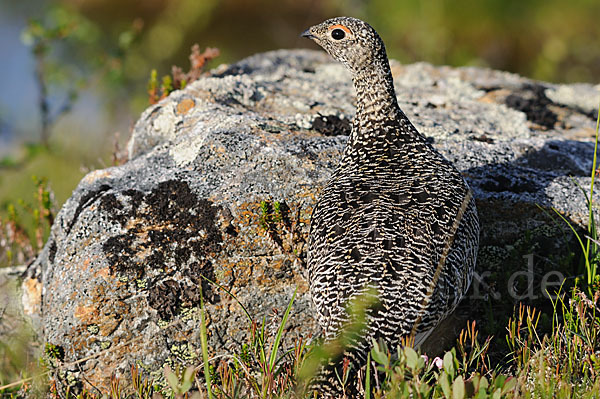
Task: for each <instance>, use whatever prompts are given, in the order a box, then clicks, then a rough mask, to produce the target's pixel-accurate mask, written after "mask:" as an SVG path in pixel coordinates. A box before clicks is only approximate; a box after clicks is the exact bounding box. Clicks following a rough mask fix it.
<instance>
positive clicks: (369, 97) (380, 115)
mask: <svg viewBox="0 0 600 399" xmlns="http://www.w3.org/2000/svg"><path fill="white" fill-rule="evenodd" d="M352 80H353V81H354V89H355V90H356V100H357V101H356V116H355V117H354V122H353V127H354V129H356V130H358V131H362V130H370V129H371V128H373V127H374V128H377V125H380V124H388V123H389V122H390V121H395V120H397V119H398V116H399V115H400V114H401V111H400V107H399V106H398V101H397V100H396V91H395V90H394V81H393V79H392V73H391V71H390V67H389V63H388V62H387V60H385V65H381V66H379V67H376V68H368V69H364V70H362V71H360V72H358V73H356V74H355V75H354V76H353V79H352Z"/></svg>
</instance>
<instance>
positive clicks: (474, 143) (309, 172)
mask: <svg viewBox="0 0 600 399" xmlns="http://www.w3.org/2000/svg"><path fill="white" fill-rule="evenodd" d="M392 70H393V74H394V77H395V82H396V90H397V94H398V100H399V103H400V106H401V107H402V109H403V110H404V111H405V112H406V114H407V115H408V116H409V118H410V119H411V120H412V121H413V123H414V124H415V125H416V126H417V128H418V129H419V130H420V131H421V132H422V133H424V134H425V135H426V136H428V137H429V138H430V139H431V140H432V142H433V144H434V146H435V147H436V148H437V149H439V151H441V152H442V153H443V154H444V155H445V156H446V157H448V158H449V159H450V160H452V161H453V162H455V164H456V165H457V166H458V168H459V169H460V170H461V171H462V172H463V173H464V175H465V176H466V178H467V179H468V181H469V183H470V184H471V187H472V188H473V190H474V193H475V197H476V198H477V204H478V209H479V214H480V219H481V223H482V234H481V254H480V255H481V256H480V261H479V265H478V268H479V271H482V270H493V271H494V272H497V271H499V270H500V269H502V268H504V267H505V265H504V264H503V262H506V259H508V258H510V256H511V255H510V253H511V252H510V251H511V248H513V249H514V247H515V245H516V244H515V243H517V242H520V240H522V238H523V237H524V236H525V235H528V237H531V236H533V238H531V239H532V240H537V241H536V245H537V248H538V249H539V250H542V249H541V247H540V245H542V246H545V247H544V248H543V250H544V251H550V252H552V251H554V252H555V253H557V254H560V251H561V248H562V241H561V239H559V238H556V237H559V236H560V234H562V233H561V232H560V231H559V230H560V228H558V227H557V225H552V224H549V220H550V219H549V218H548V216H547V215H546V214H545V213H544V212H543V209H546V210H547V209H550V208H551V207H555V208H557V209H558V210H560V211H561V212H562V213H563V214H564V215H565V216H566V217H568V218H569V219H570V220H571V221H573V222H575V223H578V224H579V225H581V224H582V223H583V222H585V220H586V205H585V198H584V196H583V195H582V194H581V192H580V191H579V189H578V187H577V184H575V183H579V184H581V185H582V186H586V185H588V184H589V177H588V176H589V174H590V171H591V161H592V155H593V149H594V147H593V141H592V139H593V135H594V127H595V118H596V107H597V101H598V93H599V91H598V87H593V86H591V85H585V84H581V85H553V84H547V83H541V82H534V81H531V80H528V79H524V78H522V77H519V76H516V75H513V74H509V73H504V72H498V71H492V70H486V69H478V68H449V67H434V66H431V65H429V64H424V63H420V64H414V65H400V64H399V63H397V62H393V63H392ZM354 101H355V96H354V92H353V88H352V85H351V81H350V77H349V75H348V74H347V73H346V71H345V70H344V69H343V67H342V66H341V65H339V64H337V63H334V62H333V61H332V60H331V59H329V58H328V57H327V56H326V55H325V54H324V53H322V52H316V51H300V50H297V51H283V50H282V51H275V52H270V53H265V54H258V55H255V56H253V57H250V58H247V59H245V60H242V61H240V62H238V63H236V64H233V65H229V66H221V67H219V68H217V69H216V70H214V71H213V72H212V73H211V74H210V75H209V76H206V77H203V78H201V79H200V80H198V81H196V82H194V83H192V84H190V85H189V86H188V87H186V88H185V90H181V91H176V92H174V93H172V94H171V95H170V96H169V97H168V98H166V99H164V100H163V101H161V102H160V103H158V104H156V105H154V106H151V107H149V108H148V109H147V110H146V111H145V112H144V113H143V114H142V116H141V118H140V120H139V121H138V122H137V124H136V125H135V128H134V131H133V134H132V137H131V139H130V141H129V145H128V151H129V161H128V162H127V163H125V164H124V165H121V166H116V167H111V168H108V169H104V170H96V171H94V172H91V173H89V174H88V175H87V176H86V177H85V178H84V179H83V180H82V181H81V183H80V184H79V186H78V187H77V189H76V190H75V191H74V192H73V195H72V197H71V198H70V199H69V200H68V201H67V202H66V203H65V205H64V206H63V208H62V210H61V211H60V213H59V215H58V217H57V218H56V222H55V224H54V226H53V228H52V232H51V236H50V239H49V240H48V242H47V244H46V246H45V247H44V250H43V252H42V253H41V255H40V256H39V257H38V258H37V260H36V261H35V263H33V264H32V265H31V266H30V267H29V270H28V272H27V277H26V279H25V281H24V307H25V310H26V312H27V313H28V314H29V315H30V316H31V317H32V319H33V320H34V324H36V325H37V328H38V330H39V334H40V337H41V340H42V341H43V342H44V343H49V344H52V345H55V346H56V348H59V349H58V350H55V351H54V353H58V354H60V359H57V360H59V363H61V362H62V364H64V365H65V366H64V368H63V369H62V370H63V371H61V375H63V377H66V378H65V380H66V381H74V380H78V381H85V383H86V384H88V383H89V384H91V385H93V386H95V387H100V388H106V387H108V385H109V379H110V376H111V374H113V373H117V374H119V373H126V372H127V371H128V370H129V367H130V366H131V365H132V364H138V365H139V366H140V367H142V368H143V369H144V370H146V371H147V372H149V373H153V372H154V373H156V372H158V370H160V369H161V368H162V367H163V366H164V365H165V364H169V365H176V364H189V363H192V364H198V363H200V359H199V353H200V352H199V348H200V344H199V342H200V341H199V306H200V296H201V295H203V297H204V301H205V303H206V305H207V312H208V333H209V346H210V349H211V351H212V352H215V353H218V352H222V351H224V350H229V351H232V350H237V349H238V348H239V347H240V345H241V344H242V343H244V342H246V339H247V335H248V332H249V327H248V326H249V321H248V319H247V317H246V315H245V314H244V312H243V310H242V308H241V306H240V304H239V303H237V301H236V300H235V299H233V298H232V296H231V295H230V294H229V293H227V292H226V291H225V290H224V289H226V290H228V291H229V292H230V293H231V294H232V295H234V296H235V297H236V298H237V300H239V302H241V304H243V305H244V306H245V307H246V308H247V309H248V311H249V312H250V314H251V316H252V317H253V318H254V319H255V320H257V321H259V322H260V321H261V320H262V318H263V317H266V320H267V326H268V328H270V327H273V326H275V327H276V326H277V323H278V322H279V320H280V317H281V314H282V313H283V311H284V309H285V308H286V306H287V304H288V303H289V301H290V299H291V298H292V295H293V294H294V292H295V291H297V296H296V300H295V302H294V306H293V311H292V315H291V318H290V321H289V322H288V324H287V329H286V335H285V337H286V338H285V345H290V344H291V343H292V341H293V340H294V339H295V338H298V337H300V336H302V337H308V336H310V335H312V336H316V335H318V333H319V330H318V328H317V326H316V324H315V318H314V312H313V311H312V310H311V304H310V299H309V296H308V293H307V288H308V287H307V283H306V281H305V279H304V276H303V273H304V262H305V259H306V242H307V236H308V231H309V223H310V215H311V211H312V209H313V206H314V204H315V200H316V198H317V197H318V193H319V190H320V189H321V187H322V186H323V184H324V183H325V181H326V180H327V178H328V176H329V175H330V174H331V173H332V171H333V170H334V168H335V166H336V163H337V161H338V159H339V157H340V154H341V152H342V150H343V147H344V144H345V142H346V139H347V134H348V133H349V129H350V120H351V118H352V115H353V112H354ZM538 205H539V206H540V207H541V208H540V207H538ZM538 238H539V239H538ZM525 266H526V265H525V264H523V267H525ZM208 280H211V281H213V282H216V283H218V284H219V285H220V286H222V288H220V287H218V286H216V285H214V284H212V283H210V282H209V281H208ZM488 283H489V281H488ZM490 285H491V284H487V285H486V287H488V286H490ZM488 288H489V287H488ZM494 289H495V290H496V291H495V292H496V293H499V294H502V292H504V291H506V287H504V288H503V287H499V286H496V288H494ZM478 292H479V291H478ZM494 298H496V297H494ZM496 299H497V300H510V298H509V297H507V296H506V295H504V297H502V298H500V297H498V298H496ZM487 300H490V299H489V298H488V299H487ZM53 348H54V347H53ZM78 360H79V362H78V363H76V364H73V363H70V362H74V361H78Z"/></svg>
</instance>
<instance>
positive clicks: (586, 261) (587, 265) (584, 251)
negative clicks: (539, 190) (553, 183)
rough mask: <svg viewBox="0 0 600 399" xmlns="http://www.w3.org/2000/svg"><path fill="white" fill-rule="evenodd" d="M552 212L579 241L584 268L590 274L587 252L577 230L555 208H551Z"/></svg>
mask: <svg viewBox="0 0 600 399" xmlns="http://www.w3.org/2000/svg"><path fill="white" fill-rule="evenodd" d="M552 210H553V211H554V212H555V213H556V214H557V215H558V217H560V218H561V219H562V220H563V221H564V222H565V223H566V224H567V225H568V226H569V228H570V229H571V231H573V234H575V237H576V238H577V241H579V245H580V246H581V250H582V251H583V256H584V257H585V268H586V271H587V272H588V274H589V273H590V258H589V256H588V252H587V250H586V245H585V244H584V243H583V241H582V240H581V237H580V236H579V234H578V233H577V230H575V227H573V225H572V224H571V222H569V221H568V220H567V218H566V217H564V216H563V215H562V214H561V213H560V212H559V211H558V209H556V208H554V207H553V208H552Z"/></svg>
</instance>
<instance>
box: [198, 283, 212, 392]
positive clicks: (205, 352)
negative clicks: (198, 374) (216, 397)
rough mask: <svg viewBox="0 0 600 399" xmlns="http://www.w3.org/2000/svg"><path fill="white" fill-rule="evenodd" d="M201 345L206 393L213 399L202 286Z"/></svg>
mask: <svg viewBox="0 0 600 399" xmlns="http://www.w3.org/2000/svg"><path fill="white" fill-rule="evenodd" d="M200 345H201V346H202V361H203V362H204V378H205V380H206V391H207V393H208V399H212V397H213V396H212V381H211V378H210V367H209V365H208V341H207V339H206V317H205V316H204V294H203V293H202V285H201V284H200Z"/></svg>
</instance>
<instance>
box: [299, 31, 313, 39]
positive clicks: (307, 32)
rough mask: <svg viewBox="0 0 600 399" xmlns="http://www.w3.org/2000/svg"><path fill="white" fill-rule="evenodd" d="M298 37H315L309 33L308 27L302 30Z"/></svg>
mask: <svg viewBox="0 0 600 399" xmlns="http://www.w3.org/2000/svg"><path fill="white" fill-rule="evenodd" d="M300 37H306V38H309V39H313V40H314V39H316V38H317V37H316V36H315V35H313V34H312V33H310V29H307V30H305V31H304V32H302V33H301V34H300Z"/></svg>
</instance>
